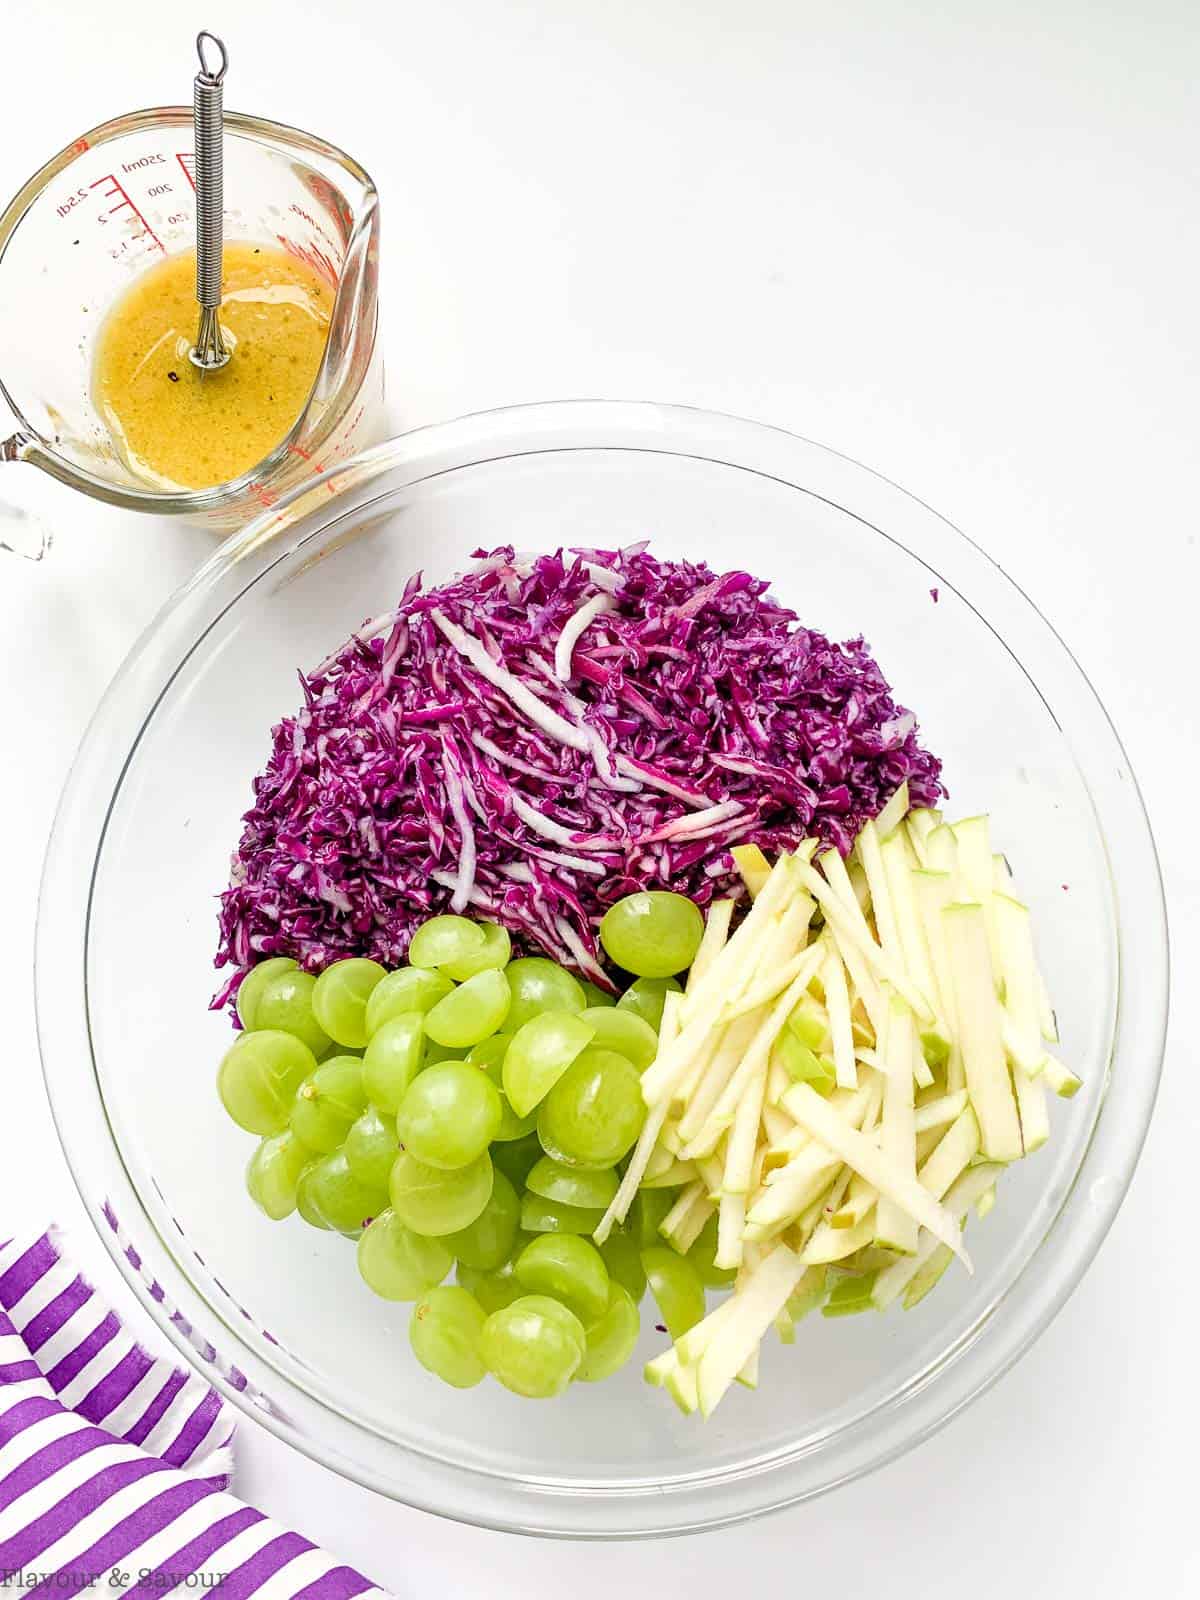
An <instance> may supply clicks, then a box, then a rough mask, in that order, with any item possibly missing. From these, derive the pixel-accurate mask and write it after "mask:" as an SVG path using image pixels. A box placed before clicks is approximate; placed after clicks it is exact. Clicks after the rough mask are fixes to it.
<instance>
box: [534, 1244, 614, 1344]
mask: <svg viewBox="0 0 1200 1600" xmlns="http://www.w3.org/2000/svg"><path fill="white" fill-rule="evenodd" d="M513 1271H514V1272H515V1273H516V1275H517V1277H518V1278H519V1279H520V1280H521V1282H522V1283H523V1284H524V1285H525V1287H526V1289H527V1290H528V1291H529V1292H530V1294H547V1295H549V1296H550V1297H551V1298H552V1299H554V1300H561V1301H562V1303H563V1305H565V1306H567V1307H568V1308H569V1309H570V1310H571V1311H573V1312H574V1313H575V1315H576V1316H577V1317H578V1318H579V1320H580V1322H582V1323H583V1325H584V1327H585V1328H586V1327H588V1326H589V1325H590V1324H591V1323H593V1322H595V1321H596V1319H597V1317H600V1316H602V1315H603V1313H604V1310H605V1308H606V1307H607V1305H608V1268H607V1267H606V1266H605V1265H604V1257H603V1256H602V1255H601V1254H600V1252H599V1250H597V1249H596V1246H595V1245H594V1244H592V1243H591V1242H590V1240H587V1239H581V1238H580V1237H579V1235H578V1234H573V1233H559V1234H555V1233H544V1234H542V1235H541V1237H540V1238H538V1239H534V1240H533V1241H532V1242H531V1243H530V1244H527V1245H526V1246H525V1248H524V1250H522V1251H521V1254H520V1255H519V1256H518V1257H517V1259H516V1261H515V1262H514V1263H513Z"/></svg>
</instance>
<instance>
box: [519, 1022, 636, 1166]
mask: <svg viewBox="0 0 1200 1600" xmlns="http://www.w3.org/2000/svg"><path fill="white" fill-rule="evenodd" d="M645 1120H646V1105H645V1102H644V1101H643V1099H642V1080H641V1075H640V1074H639V1072H638V1070H637V1068H636V1067H635V1066H634V1065H633V1063H632V1062H631V1061H627V1060H626V1058H625V1057H624V1056H619V1055H617V1054H616V1052H615V1051H613V1050H596V1049H587V1050H585V1051H584V1052H583V1053H582V1055H580V1056H578V1057H577V1058H576V1060H575V1061H574V1062H573V1063H572V1064H571V1066H570V1067H568V1069H567V1071H566V1072H565V1073H564V1074H563V1075H562V1077H561V1078H560V1079H559V1080H558V1082H557V1083H556V1084H555V1085H554V1087H553V1089H551V1091H550V1093H549V1094H548V1095H547V1096H546V1098H545V1099H544V1100H543V1101H542V1105H541V1109H540V1110H539V1112H538V1138H539V1139H540V1140H541V1141H542V1148H543V1149H544V1150H545V1151H546V1154H547V1155H552V1156H555V1157H557V1158H558V1160H560V1161H565V1162H566V1163H567V1164H568V1165H575V1166H580V1167H611V1166H612V1165H614V1163H615V1162H617V1161H619V1160H620V1159H621V1157H622V1156H623V1155H624V1154H625V1153H626V1151H627V1150H629V1149H630V1148H631V1147H632V1145H633V1144H634V1142H635V1140H636V1139H637V1136H638V1134H639V1133H640V1132H641V1131H642V1123H643V1122H644V1121H645Z"/></svg>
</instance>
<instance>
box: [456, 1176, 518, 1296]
mask: <svg viewBox="0 0 1200 1600" xmlns="http://www.w3.org/2000/svg"><path fill="white" fill-rule="evenodd" d="M520 1216H521V1202H520V1200H519V1199H518V1198H517V1191H516V1190H515V1189H514V1188H513V1186H512V1184H511V1183H509V1181H508V1179H507V1178H506V1177H505V1176H504V1174H503V1173H502V1172H496V1173H494V1174H493V1177H492V1192H491V1195H490V1196H489V1198H488V1203H487V1205H485V1206H484V1208H483V1210H482V1211H481V1212H480V1213H479V1215H478V1216H477V1217H476V1218H475V1221H474V1222H471V1223H468V1224H467V1226H466V1227H465V1228H460V1229H458V1231H457V1232H456V1233H448V1234H446V1235H445V1236H444V1242H445V1245H446V1247H447V1249H449V1250H452V1251H453V1252H454V1254H455V1256H456V1257H457V1258H458V1260H459V1261H461V1262H462V1263H463V1264H464V1265H465V1266H468V1267H475V1268H477V1269H478V1270H479V1271H480V1272H495V1271H496V1270H497V1268H499V1267H502V1266H503V1265H504V1263H505V1262H506V1261H507V1260H508V1259H509V1256H510V1254H511V1252H512V1247H513V1244H514V1242H515V1240H516V1237H517V1224H518V1223H519V1221H520Z"/></svg>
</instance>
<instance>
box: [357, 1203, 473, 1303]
mask: <svg viewBox="0 0 1200 1600" xmlns="http://www.w3.org/2000/svg"><path fill="white" fill-rule="evenodd" d="M453 1265H454V1257H453V1256H452V1255H451V1254H450V1252H449V1250H448V1249H447V1248H446V1246H445V1244H444V1243H443V1241H442V1240H441V1239H429V1238H426V1237H425V1236H424V1235H423V1234H420V1233H414V1232H413V1230H412V1229H411V1228H406V1227H405V1225H404V1223H402V1222H401V1221H400V1218H399V1217H398V1216H397V1215H396V1213H395V1212H394V1211H393V1210H392V1209H391V1207H390V1206H388V1207H386V1208H385V1209H384V1210H383V1211H381V1212H380V1213H379V1215H378V1216H377V1217H376V1218H375V1220H374V1222H372V1223H371V1225H370V1226H369V1227H367V1228H364V1230H363V1234H362V1237H361V1238H360V1239H359V1241H358V1270H359V1272H360V1273H361V1274H362V1279H363V1282H364V1283H365V1284H366V1285H367V1287H368V1289H371V1290H373V1291H374V1293H375V1294H377V1295H379V1297H380V1298H381V1299H383V1300H419V1299H420V1298H421V1296H422V1295H423V1294H425V1292H426V1291H427V1290H429V1289H432V1288H433V1287H434V1285H435V1284H438V1283H441V1281H442V1279H443V1278H444V1277H445V1276H446V1274H447V1273H448V1272H449V1271H450V1268H451V1267H452V1266H453Z"/></svg>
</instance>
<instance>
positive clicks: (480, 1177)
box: [388, 1068, 493, 1238]
mask: <svg viewBox="0 0 1200 1600" xmlns="http://www.w3.org/2000/svg"><path fill="white" fill-rule="evenodd" d="M475 1070H477V1069H475V1068H472V1071H475ZM492 1179H493V1173H492V1163H491V1158H490V1157H489V1156H488V1153H487V1151H486V1150H485V1151H484V1153H483V1154H482V1155H481V1156H477V1157H476V1159H475V1160H474V1161H472V1162H471V1164H470V1166H467V1167H459V1168H457V1170H455V1171H453V1172H447V1171H445V1170H444V1169H443V1168H441V1167H431V1166H427V1165H426V1163H425V1162H424V1161H418V1160H417V1158H416V1156H414V1155H413V1154H412V1152H411V1151H410V1150H402V1151H401V1152H400V1154H399V1155H398V1156H397V1157H396V1160H395V1162H394V1163H393V1164H392V1175H391V1178H390V1179H389V1182H388V1188H389V1190H390V1193H391V1197H392V1207H393V1209H394V1210H395V1213H396V1215H397V1216H398V1217H399V1218H400V1221H401V1222H403V1223H404V1224H405V1225H406V1226H407V1227H409V1228H411V1229H412V1230H413V1232H414V1233H423V1234H425V1235H426V1236H427V1237H430V1238H441V1237H442V1236H443V1235H445V1234H447V1233H457V1232H458V1231H459V1229H461V1228H466V1227H469V1226H470V1224H471V1223H472V1222H474V1221H475V1218H476V1217H477V1216H478V1215H479V1213H480V1212H481V1211H482V1210H483V1208H484V1206H486V1205H487V1203H488V1197H489V1196H490V1194H491V1192H492Z"/></svg>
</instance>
